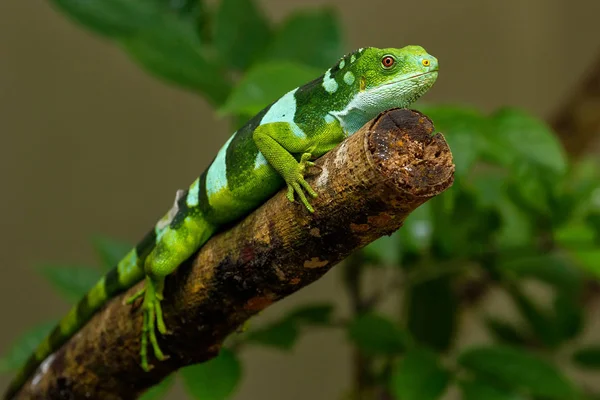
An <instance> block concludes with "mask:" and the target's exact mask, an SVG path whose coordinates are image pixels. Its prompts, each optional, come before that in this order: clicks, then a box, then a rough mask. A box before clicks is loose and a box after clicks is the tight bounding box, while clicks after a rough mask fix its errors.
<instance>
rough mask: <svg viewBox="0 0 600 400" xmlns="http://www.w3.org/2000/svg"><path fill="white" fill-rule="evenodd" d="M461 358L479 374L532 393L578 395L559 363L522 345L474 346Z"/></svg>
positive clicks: (550, 396)
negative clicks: (521, 346) (555, 365)
mask: <svg viewBox="0 0 600 400" xmlns="http://www.w3.org/2000/svg"><path fill="white" fill-rule="evenodd" d="M458 362H459V364H461V365H462V366H464V367H465V368H467V369H470V370H471V371H473V372H474V373H476V374H477V375H478V376H481V377H488V378H492V379H495V380H497V381H499V382H501V383H502V384H503V385H506V386H507V387H511V388H514V389H515V390H525V391H527V392H528V393H531V394H532V395H533V396H541V397H546V398H548V399H557V400H569V399H575V398H577V393H576V391H575V388H574V387H573V385H572V383H571V382H570V381H569V380H568V379H567V378H566V377H565V376H564V375H563V374H562V373H561V372H560V371H559V370H558V369H557V368H556V367H554V366H553V365H551V364H549V363H548V362H546V361H545V360H543V359H541V358H538V357H537V356H535V355H533V354H531V353H529V352H526V351H523V349H522V348H516V347H506V346H488V347H476V348H471V349H468V350H466V351H465V352H463V353H462V354H461V355H460V356H459V358H458Z"/></svg>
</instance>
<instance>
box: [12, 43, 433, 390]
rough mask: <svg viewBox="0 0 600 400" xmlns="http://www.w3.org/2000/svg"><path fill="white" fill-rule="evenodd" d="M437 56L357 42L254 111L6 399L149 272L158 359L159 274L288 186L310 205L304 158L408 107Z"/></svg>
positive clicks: (148, 335) (146, 307)
mask: <svg viewBox="0 0 600 400" xmlns="http://www.w3.org/2000/svg"><path fill="white" fill-rule="evenodd" d="M437 76H438V61H437V59H436V58H435V57H433V56H431V55H430V54H428V53H427V52H426V51H425V50H424V49H423V48H422V47H420V46H406V47H404V48H401V49H395V48H388V49H379V48H373V47H370V48H361V49H358V50H357V51H354V52H352V53H350V54H348V55H346V56H344V57H343V58H341V59H340V60H339V61H338V62H337V63H336V64H335V65H334V66H333V67H331V68H330V69H328V70H327V71H326V72H325V74H323V75H322V76H321V77H319V78H317V79H315V80H313V81H312V82H309V83H307V84H305V85H303V86H300V87H298V88H296V89H293V90H291V91H290V92H288V93H286V94H285V95H283V96H282V97H281V98H279V99H278V100H277V101H275V102H273V103H272V104H271V105H269V106H268V107H266V108H265V109H263V110H262V111H261V112H259V113H258V114H257V115H255V116H254V117H252V119H250V120H249V121H248V122H247V123H246V124H245V125H244V126H242V127H241V128H240V129H239V130H238V131H236V132H235V133H233V135H231V137H230V138H229V140H228V141H227V142H226V143H225V144H224V145H223V147H221V149H220V150H219V152H218V153H217V156H216V157H215V159H214V160H213V161H212V163H211V164H210V166H209V167H208V168H207V169H206V170H205V171H204V172H203V173H202V174H201V175H200V177H198V178H197V179H196V180H195V181H194V182H193V183H192V184H191V186H190V187H189V188H188V189H187V190H179V191H178V192H177V195H176V198H175V204H174V205H173V207H172V208H171V209H170V210H169V211H168V212H167V213H166V214H165V215H164V216H163V217H162V219H160V220H159V221H158V222H157V223H156V225H155V226H154V227H153V228H152V229H151V230H150V231H149V232H148V233H147V234H146V236H145V237H144V238H143V239H142V240H141V241H140V242H139V243H138V244H137V245H136V246H135V248H133V249H131V251H129V253H128V254H127V255H126V256H125V257H124V258H123V259H122V260H121V261H120V262H119V263H118V264H117V265H116V266H115V267H114V268H113V269H112V270H111V271H109V272H108V273H107V274H106V275H105V276H104V277H103V278H102V279H100V281H99V282H98V283H96V285H95V286H94V287H93V288H91V290H90V291H89V292H88V293H87V294H86V295H85V296H84V297H83V298H82V299H81V300H80V301H79V303H78V304H77V305H76V306H75V307H73V308H72V309H71V310H70V312H69V313H68V314H67V315H66V316H65V317H64V318H63V319H62V320H61V321H60V323H59V324H58V325H57V326H56V327H55V328H54V330H53V331H52V332H51V333H50V334H49V335H48V336H47V337H46V338H45V339H44V341H43V342H42V343H41V344H40V345H39V346H38V347H37V349H36V350H35V352H34V353H33V354H32V355H31V356H30V358H29V359H28V361H27V362H26V364H25V366H24V367H23V368H22V369H21V370H20V371H19V373H18V375H17V376H16V378H15V379H14V381H13V383H12V384H11V386H10V388H9V390H8V392H7V395H6V396H7V397H6V398H7V399H8V398H11V397H12V396H13V395H14V394H16V393H17V391H18V390H19V389H20V388H21V386H22V385H23V384H24V383H25V382H26V380H27V379H28V378H30V377H31V376H32V375H33V374H34V373H35V372H36V370H37V369H38V367H39V365H40V364H41V363H42V362H43V361H44V360H45V359H46V358H47V357H48V356H50V355H51V354H52V353H53V352H55V351H56V350H57V349H59V348H60V346H61V345H62V344H63V343H65V342H66V341H67V340H68V339H69V338H70V337H71V336H73V335H74V334H75V333H76V332H77V331H78V330H79V329H80V328H81V327H82V326H83V325H84V324H85V323H86V322H87V321H88V320H89V319H90V318H91V316H92V315H93V314H94V313H95V312H96V311H98V310H99V309H100V308H101V307H102V306H103V305H104V304H105V303H106V302H107V301H108V300H109V299H111V298H112V297H114V296H116V295H117V294H119V293H121V292H123V291H125V290H126V289H128V288H130V287H132V286H133V285H135V284H136V283H137V282H139V281H141V280H142V279H145V285H144V289H143V290H141V291H140V292H138V293H137V294H136V295H135V296H133V297H131V298H130V299H128V301H127V302H128V303H131V302H132V301H133V300H135V299H136V298H139V297H143V303H142V312H143V314H144V316H143V330H142V332H141V336H142V339H141V348H140V359H141V360H140V363H141V366H142V368H144V369H145V370H148V369H149V364H148V351H147V349H148V347H149V346H152V349H153V353H154V356H155V357H156V359H157V360H163V359H164V358H165V355H164V354H163V352H162V351H161V349H160V347H159V345H158V342H157V335H156V331H158V332H160V333H161V334H164V333H166V332H167V327H166V326H165V323H164V320H163V314H162V310H161V303H160V302H161V300H162V299H163V287H164V280H165V277H166V276H168V275H169V274H171V273H173V272H174V271H175V270H176V269H177V267H178V266H179V264H181V263H182V262H183V261H185V260H186V259H187V258H188V257H190V256H191V255H192V254H193V253H194V252H196V251H197V250H198V249H199V248H200V247H201V246H202V245H203V244H204V243H206V241H207V240H208V239H209V238H210V237H211V236H212V235H213V234H214V233H215V232H216V231H217V230H218V229H219V228H220V227H222V226H224V225H226V224H227V223H230V222H232V221H235V220H237V219H239V218H241V217H243V216H245V215H248V214H249V213H250V212H251V211H253V210H254V209H256V208H257V207H259V206H260V205H261V204H263V203H264V202H265V201H266V200H267V199H269V198H270V197H271V196H273V195H274V194H275V193H276V192H277V191H278V190H279V189H281V188H282V187H283V186H284V185H287V197H288V199H289V200H290V201H294V199H295V198H297V199H299V200H300V202H301V203H302V204H303V205H304V206H305V207H306V208H307V209H308V211H310V212H313V208H312V206H311V205H310V203H309V201H308V198H309V197H316V196H317V193H315V191H314V190H313V189H312V188H311V187H310V185H309V184H308V183H307V182H306V181H305V180H304V174H305V170H306V169H307V167H309V166H312V165H313V162H312V161H311V160H314V159H315V158H317V157H320V156H321V155H323V154H325V153H327V152H328V151H330V150H331V149H333V148H334V147H335V146H336V145H337V144H338V143H340V142H341V141H343V140H344V139H345V138H346V137H348V136H349V135H352V134H353V133H354V132H356V131H357V130H358V129H359V128H360V127H361V126H363V125H364V124H365V123H367V122H368V121H369V120H371V119H372V118H374V117H375V116H376V115H377V114H379V113H380V112H382V111H385V110H387V109H390V108H394V107H407V106H409V105H410V104H411V103H413V102H414V101H415V100H417V99H418V98H419V97H420V96H421V95H423V94H424V93H425V92H426V91H427V90H428V89H429V88H430V87H431V86H432V85H433V84H434V82H435V81H436V79H437Z"/></svg>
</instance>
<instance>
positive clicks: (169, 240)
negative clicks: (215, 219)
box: [127, 213, 214, 371]
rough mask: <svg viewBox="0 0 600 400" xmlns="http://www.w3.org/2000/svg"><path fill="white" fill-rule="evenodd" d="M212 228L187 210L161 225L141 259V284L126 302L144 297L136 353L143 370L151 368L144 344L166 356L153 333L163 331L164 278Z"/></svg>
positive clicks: (200, 242) (165, 327) (197, 245)
mask: <svg viewBox="0 0 600 400" xmlns="http://www.w3.org/2000/svg"><path fill="white" fill-rule="evenodd" d="M213 232H214V228H213V226H212V225H211V224H209V223H207V222H206V221H205V219H204V217H203V216H202V215H201V214H200V213H193V214H190V215H188V216H186V217H184V218H181V219H180V220H179V221H178V222H177V223H172V224H170V225H169V226H168V227H166V228H164V230H163V231H162V232H161V235H160V237H159V238H158V239H157V240H158V241H157V243H156V245H155V247H154V249H153V250H152V251H151V252H150V254H148V257H147V258H146V259H145V262H144V271H145V274H146V278H145V282H144V288H143V289H142V290H140V291H139V292H138V293H136V294H134V295H133V296H132V297H130V298H129V299H128V300H127V302H128V303H131V302H133V301H135V299H137V298H139V297H142V296H143V298H144V300H143V302H142V313H143V325H142V336H141V347H140V357H141V366H142V368H143V369H144V370H146V371H148V370H150V369H151V366H150V364H149V362H148V359H149V356H148V346H151V347H152V351H153V353H154V356H155V357H156V359H157V360H159V361H162V360H165V359H166V358H167V356H166V355H165V354H164V353H163V351H162V350H161V348H160V346H159V344H158V337H157V334H156V331H157V330H158V332H159V333H160V334H161V335H165V334H166V333H167V326H166V324H165V322H164V319H163V310H162V306H161V301H162V300H163V291H164V283H165V278H166V277H167V276H168V275H170V274H172V273H173V272H175V270H176V269H177V267H178V266H179V265H180V264H181V263H182V262H184V261H185V260H186V259H187V258H189V257H190V256H191V255H192V254H193V253H194V252H195V251H196V250H198V248H200V246H202V245H203V244H204V243H205V242H206V241H207V240H208V238H210V236H211V235H212V233H213Z"/></svg>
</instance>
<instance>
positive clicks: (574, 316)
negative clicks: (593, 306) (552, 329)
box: [552, 293, 585, 341]
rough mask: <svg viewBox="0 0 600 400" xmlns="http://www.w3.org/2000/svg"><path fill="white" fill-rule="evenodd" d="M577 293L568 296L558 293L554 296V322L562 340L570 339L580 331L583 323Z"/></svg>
mask: <svg viewBox="0 0 600 400" xmlns="http://www.w3.org/2000/svg"><path fill="white" fill-rule="evenodd" d="M578 297H579V296H578V295H573V296H568V295H566V294H564V293H558V294H557V295H556V296H555V297H554V302H553V305H552V306H553V310H554V324H555V325H556V331H557V334H558V336H559V338H560V339H561V340H562V341H566V340H570V339H573V338H575V337H577V335H579V334H580V333H581V331H582V330H583V325H584V318H585V317H584V315H583V311H584V310H583V308H582V307H581V304H580V302H579V301H578Z"/></svg>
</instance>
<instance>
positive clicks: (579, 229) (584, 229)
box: [554, 222, 600, 277]
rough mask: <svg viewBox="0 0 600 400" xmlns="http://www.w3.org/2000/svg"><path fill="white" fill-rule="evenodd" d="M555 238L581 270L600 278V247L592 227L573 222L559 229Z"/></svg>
mask: <svg viewBox="0 0 600 400" xmlns="http://www.w3.org/2000/svg"><path fill="white" fill-rule="evenodd" d="M554 237H555V240H556V242H557V243H558V245H559V246H561V247H562V248H564V249H566V250H567V251H568V253H569V254H570V255H571V257H572V259H573V260H574V261H575V263H576V264H577V265H578V266H579V267H580V268H582V269H584V270H586V271H588V272H590V273H591V274H593V275H594V276H596V277H600V247H598V246H597V245H596V243H595V232H594V230H593V229H592V228H591V227H590V226H588V225H585V224H582V223H578V222H573V223H571V224H569V225H566V226H564V227H562V228H560V229H558V230H557V231H556V232H555V236H554Z"/></svg>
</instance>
